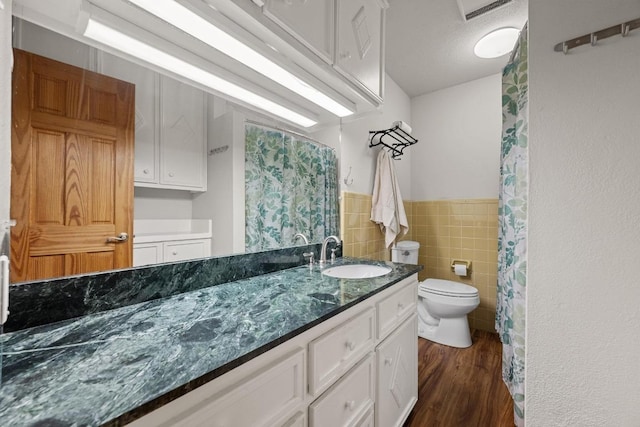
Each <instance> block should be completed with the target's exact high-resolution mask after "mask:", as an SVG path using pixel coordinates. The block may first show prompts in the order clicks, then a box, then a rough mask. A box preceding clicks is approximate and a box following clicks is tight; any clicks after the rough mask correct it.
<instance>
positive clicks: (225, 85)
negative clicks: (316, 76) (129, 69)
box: [83, 14, 317, 127]
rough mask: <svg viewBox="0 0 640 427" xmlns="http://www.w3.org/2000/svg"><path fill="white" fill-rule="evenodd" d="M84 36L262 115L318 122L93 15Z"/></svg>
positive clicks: (305, 123) (303, 122)
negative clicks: (225, 96)
mask: <svg viewBox="0 0 640 427" xmlns="http://www.w3.org/2000/svg"><path fill="white" fill-rule="evenodd" d="M83 34H84V36H85V37H88V38H90V39H92V40H95V41H97V42H100V43H102V44H105V45H107V46H110V47H112V48H114V49H117V50H119V51H121V52H124V53H126V54H128V55H131V56H133V57H136V58H139V59H140V60H142V61H145V62H148V63H150V64H154V65H156V66H158V67H161V68H163V69H165V70H167V71H170V72H172V73H175V74H177V75H181V76H183V77H185V78H187V79H189V80H192V81H194V82H196V83H199V84H201V85H203V86H206V87H209V88H211V89H213V90H215V91H218V92H221V93H224V94H226V95H229V96H231V97H233V98H236V99H238V100H240V101H242V102H245V103H247V104H250V105H253V106H255V107H258V108H260V109H262V110H264V111H268V112H270V113H272V114H275V115H276V116H279V117H282V118H284V119H286V120H289V121H291V122H293V123H296V124H298V125H300V126H303V127H310V126H313V125H315V124H316V123H317V121H315V120H313V119H310V118H308V117H305V116H303V115H302V114H299V113H296V112H295V111H293V110H290V109H288V108H286V107H284V106H282V105H280V104H277V103H275V102H273V101H271V100H269V99H267V98H265V97H263V96H260V95H258V94H256V93H254V92H251V91H250V90H247V89H245V88H243V87H241V86H239V85H237V84H235V83H232V82H230V81H228V80H225V79H223V78H221V77H219V76H216V75H215V74H212V73H211V72H209V71H206V70H205V69H203V68H200V67H197V66H195V65H193V64H190V63H188V62H186V61H184V60H182V59H179V58H177V57H176V56H173V55H170V54H169V53H167V52H164V51H162V50H160V49H157V48H155V47H153V46H151V45H150V44H148V43H145V42H143V41H141V40H139V39H137V38H134V37H132V36H129V35H127V34H125V33H123V32H121V31H119V30H116V29H114V28H113V27H112V26H110V25H109V24H105V23H103V22H100V20H99V19H98V18H97V16H95V14H92V15H91V16H90V17H89V18H88V21H87V24H86V27H85V28H84V31H83Z"/></svg>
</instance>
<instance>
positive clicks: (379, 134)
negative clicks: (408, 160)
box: [369, 125, 418, 159]
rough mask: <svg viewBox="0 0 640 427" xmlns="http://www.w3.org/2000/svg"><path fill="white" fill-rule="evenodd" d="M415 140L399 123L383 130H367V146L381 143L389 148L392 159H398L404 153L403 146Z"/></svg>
mask: <svg viewBox="0 0 640 427" xmlns="http://www.w3.org/2000/svg"><path fill="white" fill-rule="evenodd" d="M374 141H377V142H374ZM417 142H418V140H417V139H415V138H414V137H413V136H411V135H410V134H409V133H407V132H405V131H404V130H403V129H402V128H401V127H400V126H399V125H395V126H393V127H392V128H389V129H384V130H370V131H369V147H375V146H378V145H382V146H384V147H386V148H388V149H389V151H390V152H391V157H392V158H393V159H398V158H399V157H400V156H402V154H403V153H404V149H405V148H407V147H409V146H410V145H413V144H415V143H417Z"/></svg>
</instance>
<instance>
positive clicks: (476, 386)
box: [404, 330, 514, 427]
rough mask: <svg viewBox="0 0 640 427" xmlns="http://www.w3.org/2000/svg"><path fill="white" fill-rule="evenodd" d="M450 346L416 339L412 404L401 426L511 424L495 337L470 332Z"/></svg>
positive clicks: (497, 426) (493, 426)
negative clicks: (459, 344)
mask: <svg viewBox="0 0 640 427" xmlns="http://www.w3.org/2000/svg"><path fill="white" fill-rule="evenodd" d="M471 338H472V340H473V345H472V346H471V347H469V348H453V347H448V346H445V345H441V344H436V343H433V342H431V341H428V340H425V339H423V338H418V342H419V343H418V372H419V373H418V402H417V403H416V406H415V407H414V409H413V411H412V412H411V414H410V415H409V417H408V419H407V421H406V422H405V424H404V427H474V426H478V427H485V426H486V427H507V426H508V427H513V425H514V423H513V402H512V400H511V396H510V395H509V391H508V390H507V387H506V385H505V384H504V383H503V382H502V378H501V364H502V356H501V355H502V344H501V343H500V339H499V338H498V335H496V334H492V333H489V332H485V331H478V330H475V331H472V333H471Z"/></svg>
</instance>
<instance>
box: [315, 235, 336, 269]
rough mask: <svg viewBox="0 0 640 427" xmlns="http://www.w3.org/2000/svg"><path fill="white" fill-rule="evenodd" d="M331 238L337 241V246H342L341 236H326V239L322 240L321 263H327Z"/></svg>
mask: <svg viewBox="0 0 640 427" xmlns="http://www.w3.org/2000/svg"><path fill="white" fill-rule="evenodd" d="M329 240H333V241H334V242H336V246H340V238H339V237H337V236H329V237H327V238H325V239H324V241H323V242H322V249H321V250H320V260H319V261H318V263H319V264H320V265H323V264H326V263H327V244H328V243H329Z"/></svg>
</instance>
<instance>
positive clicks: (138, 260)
mask: <svg viewBox="0 0 640 427" xmlns="http://www.w3.org/2000/svg"><path fill="white" fill-rule="evenodd" d="M162 249H163V248H162V243H134V244H133V266H134V267H139V266H141V265H149V264H158V263H160V262H162Z"/></svg>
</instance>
